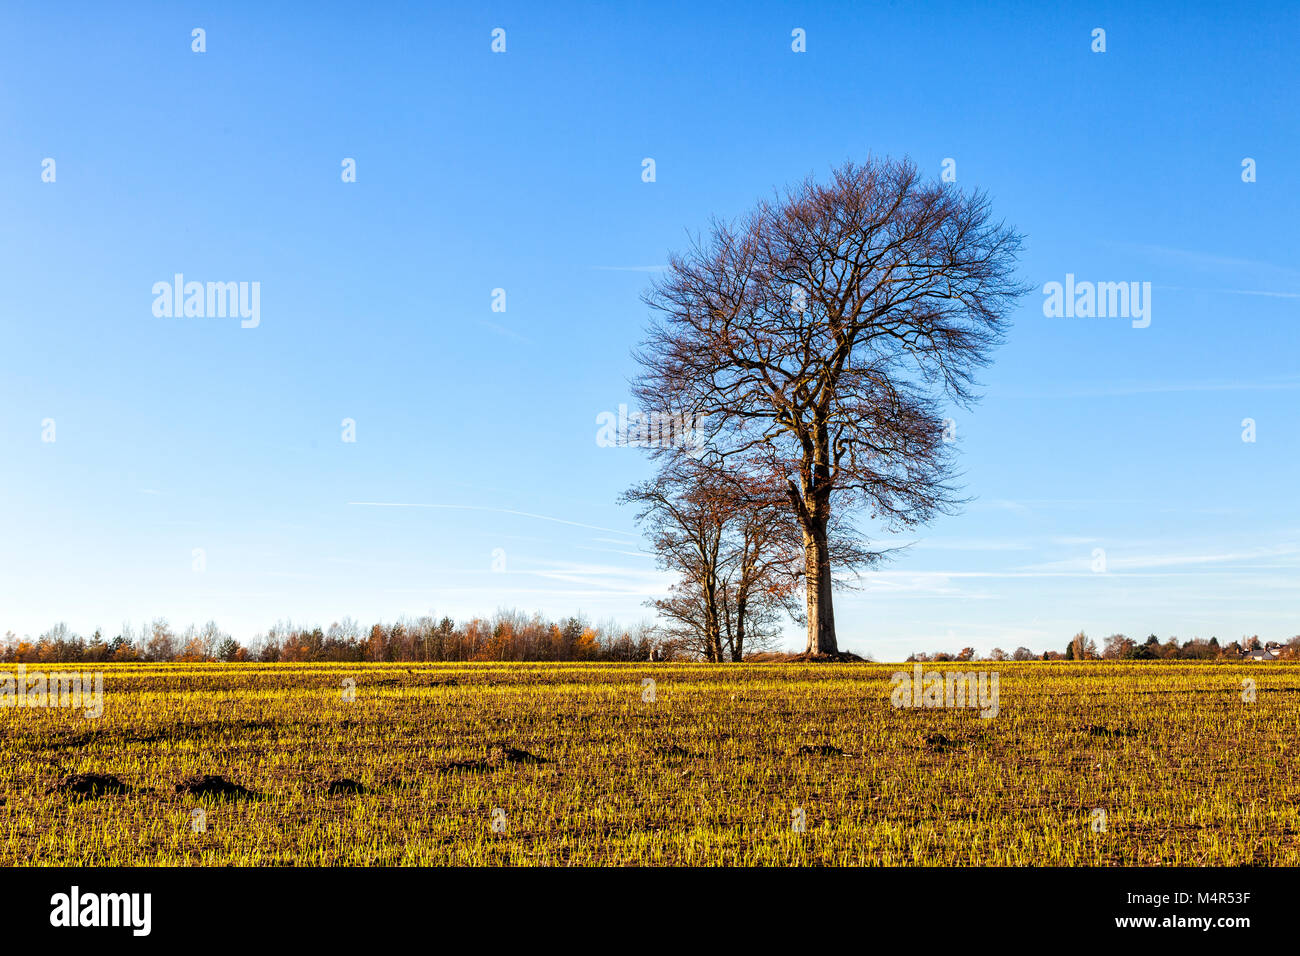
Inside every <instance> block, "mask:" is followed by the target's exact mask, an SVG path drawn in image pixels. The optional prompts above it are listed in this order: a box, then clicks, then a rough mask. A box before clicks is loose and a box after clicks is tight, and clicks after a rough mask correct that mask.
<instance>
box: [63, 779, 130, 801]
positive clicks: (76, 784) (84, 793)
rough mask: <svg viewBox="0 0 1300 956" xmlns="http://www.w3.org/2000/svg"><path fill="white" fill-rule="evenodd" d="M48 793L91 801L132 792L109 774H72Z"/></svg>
mask: <svg viewBox="0 0 1300 956" xmlns="http://www.w3.org/2000/svg"><path fill="white" fill-rule="evenodd" d="M49 792H50V793H55V792H57V793H67V794H71V795H73V796H77V797H89V798H92V799H93V798H95V797H102V796H104V795H106V794H110V793H131V792H132V790H131V788H130V787H129V786H127V785H126V784H124V783H123V782H122V781H121V780H118V779H117V777H115V776H113V775H112V774H111V773H74V774H69V775H68V776H66V777H64V778H63V779H62V780H60V781H59V782H58V783H57V784H55V785H54V786H53V787H52V788H50V791H49Z"/></svg>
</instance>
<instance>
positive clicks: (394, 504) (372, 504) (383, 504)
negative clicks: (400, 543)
mask: <svg viewBox="0 0 1300 956" xmlns="http://www.w3.org/2000/svg"><path fill="white" fill-rule="evenodd" d="M348 504H349V505H354V506H357V507H364V508H431V509H438V510H443V511H493V512H496V513H497V514H503V515H519V516H520V517H521V518H536V519H537V520H538V521H554V522H555V523H556V524H567V525H572V526H573V527H575V528H586V529H588V530H589V531H605V532H607V533H609V534H621V535H625V536H626V537H629V538H635V537H636V535H634V534H631V533H629V532H627V531H619V530H618V529H617V528H605V527H602V526H601V525H598V524H583V523H582V522H581V521H570V520H569V519H568V518H556V517H553V516H552V515H539V514H536V513H535V512H532V511H516V510H515V509H513V508H489V507H487V506H486V505H444V504H426V503H424V502H415V501H349V502H348Z"/></svg>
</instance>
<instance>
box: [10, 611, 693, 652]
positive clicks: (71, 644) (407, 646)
mask: <svg viewBox="0 0 1300 956" xmlns="http://www.w3.org/2000/svg"><path fill="white" fill-rule="evenodd" d="M688 656H689V654H688V652H687V650H686V649H685V648H683V647H682V646H680V644H679V643H678V642H675V641H673V640H670V639H660V636H659V634H658V632H657V631H656V630H655V628H653V627H651V626H650V625H646V624H641V625H637V626H636V627H633V628H624V627H621V626H619V625H616V624H605V625H592V624H590V623H588V622H587V621H586V620H585V619H584V618H581V617H570V618H567V619H564V620H556V621H552V620H548V619H546V618H543V617H542V616H541V615H539V614H534V615H531V616H528V615H524V614H521V613H519V612H516V611H499V612H498V613H497V614H496V615H494V616H493V617H491V618H479V617H476V618H472V619H470V620H468V621H464V622H461V623H459V624H458V623H456V622H455V621H453V620H452V619H451V618H449V617H444V618H442V619H441V620H434V619H433V618H432V617H421V618H417V619H415V620H407V619H401V620H398V621H397V622H396V623H394V624H382V623H381V624H375V625H373V626H372V627H371V628H370V629H369V630H363V629H362V628H360V627H359V626H358V625H357V623H356V622H355V621H353V620H352V619H351V618H344V619H343V621H341V622H336V623H333V624H331V625H330V626H329V627H328V628H325V629H323V630H322V629H321V628H319V627H312V628H305V627H294V626H293V625H292V624H288V623H281V624H277V625H276V626H275V627H273V628H271V629H270V630H269V631H267V632H266V633H265V634H259V635H257V636H256V637H255V638H254V639H253V640H252V641H251V642H249V643H248V644H247V645H245V644H241V643H240V642H239V641H237V640H235V639H234V638H232V637H231V636H230V635H229V634H227V633H225V632H224V631H222V630H221V628H220V627H218V626H217V624H216V623H215V622H212V621H209V622H208V623H207V624H205V625H204V626H203V627H201V628H195V627H193V626H191V627H189V628H187V629H186V630H185V631H184V632H182V633H177V632H176V631H174V630H173V629H172V628H171V626H170V625H169V624H168V623H167V622H166V621H165V620H163V619H161V618H160V619H157V620H155V621H153V622H152V623H151V624H149V625H147V626H145V627H142V628H140V629H138V630H135V629H133V628H131V627H130V626H129V625H128V626H125V627H123V628H122V629H121V632H120V633H119V634H117V635H115V636H113V637H111V638H110V637H106V636H105V635H104V634H103V632H102V631H100V630H98V629H97V630H96V631H95V632H94V633H93V634H91V635H90V636H88V637H85V636H82V635H78V634H74V633H72V632H71V631H70V630H69V629H68V627H67V626H66V625H64V624H58V625H56V626H54V627H52V628H51V629H50V630H48V631H46V632H45V633H44V634H42V635H40V637H37V638H35V639H33V638H30V637H22V638H19V637H17V636H15V635H14V634H13V633H12V632H9V633H7V634H6V635H5V638H4V646H3V649H2V650H0V661H3V662H6V663H61V662H69V663H72V662H80V663H95V662H105V663H107V662H116V661H153V662H165V661H177V662H191V661H192V662H203V661H212V662H217V661H226V662H231V663H239V662H263V663H291V662H299V661H648V660H672V659H677V658H685V657H688Z"/></svg>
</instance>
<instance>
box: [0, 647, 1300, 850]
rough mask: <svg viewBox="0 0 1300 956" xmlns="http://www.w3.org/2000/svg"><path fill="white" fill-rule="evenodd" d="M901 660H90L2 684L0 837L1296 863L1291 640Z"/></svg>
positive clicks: (203, 846)
mask: <svg viewBox="0 0 1300 956" xmlns="http://www.w3.org/2000/svg"><path fill="white" fill-rule="evenodd" d="M71 667H72V666H71V665H69V666H68V667H67V668H66V669H71ZM904 667H907V669H908V670H909V671H910V666H907V665H885V664H863V665H852V664H844V665H818V664H814V665H807V664H745V665H731V666H725V665H724V666H710V665H702V664H701V665H695V664H690V665H686V664H663V663H658V664H641V665H614V664H601V665H582V664H436V665H435V664H430V665H406V664H372V665H363V666H358V665H352V664H346V665H345V664H340V665H320V664H312V665H306V664H303V665H221V664H197V665H195V664H168V665H146V664H137V665H109V666H107V667H104V668H103V673H104V675H105V676H104V701H103V703H104V710H103V716H102V717H101V718H99V719H97V720H94V719H87V718H85V717H84V716H83V715H82V714H81V712H80V711H77V710H72V709H68V708H16V707H10V708H5V709H3V710H0V744H2V745H3V747H2V752H3V756H4V759H3V760H2V761H0V800H3V805H0V864H3V865H6V866H11V865H72V864H84V865H124V864H125V865H136V864H162V865H169V864H212V865H224V864H236V865H254V864H303V865H354V864H355V865H367V864H369V865H425V866H427V865H446V864H488V865H493V864H549V865H587V864H691V865H714V864H747V865H771V864H832V865H875V864H884V865H903V864H907V865H911V864H923V865H932V864H950V865H965V864H993V865H1022V864H1033V865H1045V866H1060V865H1079V864H1083V865H1112V864H1144V865H1145V864H1191V865H1233V864H1243V863H1254V864H1289V865H1296V864H1300V838H1298V837H1297V831H1298V830H1300V809H1298V807H1300V770H1298V769H1297V757H1298V756H1300V745H1298V744H1297V729H1298V726H1300V665H1287V664H1277V663H1274V664H1254V665H1250V664H1194V663H1175V662H1168V663H1129V664H1111V663H1100V662H1098V663H1085V664H1065V663H1030V664H1010V663H1001V664H990V663H979V664H967V665H956V664H933V665H927V668H932V669H937V670H951V669H958V668H961V669H965V670H971V669H974V670H986V671H994V670H995V671H997V672H998V673H999V675H1000V700H999V709H998V714H997V716H996V717H992V718H989V719H986V718H983V717H981V716H980V712H979V711H978V710H974V709H954V708H916V709H908V708H895V707H893V706H891V702H890V691H891V684H890V676H891V674H892V673H893V672H895V671H897V670H900V669H902V668H904ZM8 669H9V670H10V671H12V670H13V666H12V665H9V667H8ZM56 669H59V668H56V667H53V666H52V667H50V670H51V671H54V670H56ZM80 669H81V670H90V669H91V668H90V666H88V665H82V666H81V667H80ZM29 670H35V667H34V666H31V667H29ZM645 678H652V679H653V681H654V683H653V686H651V685H648V684H643V679H645ZM1244 678H1253V679H1254V681H1255V682H1256V685H1257V690H1256V695H1255V699H1254V700H1253V701H1247V700H1244V699H1243V679H1244ZM350 682H355V699H351V700H349V699H347V698H348V697H349V696H351V690H350ZM90 774H96V775H112V777H114V778H116V780H117V781H119V782H120V783H121V785H122V791H121V792H115V791H116V787H115V785H114V784H113V783H112V782H111V781H109V782H105V778H94V777H89V776H85V777H78V776H77V775H90ZM205 776H207V777H210V778H211V777H220V778H222V781H221V782H218V781H215V780H212V779H209V780H208V781H207V782H206V783H203V782H201V778H203V777H205ZM187 781H189V785H188V790H189V791H190V792H187V791H186V782H187ZM196 781H200V782H197V783H196ZM178 785H179V786H180V787H181V790H180V791H178V789H177V788H178ZM227 785H230V786H227ZM238 788H244V790H245V791H246V792H239V790H238ZM78 791H81V792H78ZM1103 811H1104V814H1103ZM801 822H802V824H803V825H802V827H801V826H800V825H799V824H800V823H801Z"/></svg>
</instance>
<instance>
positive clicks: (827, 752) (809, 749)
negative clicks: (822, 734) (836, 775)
mask: <svg viewBox="0 0 1300 956" xmlns="http://www.w3.org/2000/svg"><path fill="white" fill-rule="evenodd" d="M798 752H799V753H800V754H804V755H810V756H815V757H845V756H848V755H847V754H846V753H845V752H844V751H843V750H841V749H840V748H839V747H836V746H834V745H832V744H804V745H803V746H802V747H800V748H799V751H798Z"/></svg>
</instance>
